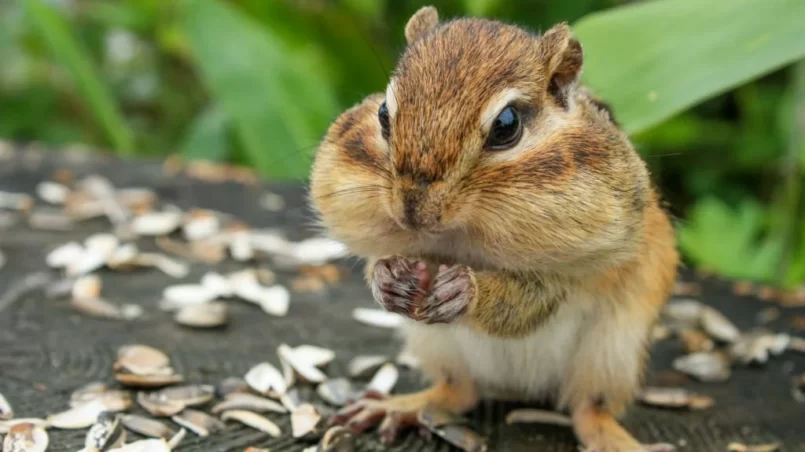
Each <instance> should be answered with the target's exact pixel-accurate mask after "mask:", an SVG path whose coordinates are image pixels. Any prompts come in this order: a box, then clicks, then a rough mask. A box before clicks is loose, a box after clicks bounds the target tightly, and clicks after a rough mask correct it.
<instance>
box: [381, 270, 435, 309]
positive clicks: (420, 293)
mask: <svg viewBox="0 0 805 452" xmlns="http://www.w3.org/2000/svg"><path fill="white" fill-rule="evenodd" d="M429 286H430V273H429V272H428V268H427V265H425V263H424V262H415V261H411V260H408V259H406V258H404V257H402V256H393V257H390V258H387V259H381V260H379V261H377V262H376V263H375V266H374V270H373V272H372V295H373V296H374V298H375V300H377V302H378V303H380V305H382V306H383V308H385V309H386V310H387V311H390V312H396V313H398V314H401V315H404V316H406V317H410V318H414V317H415V316H416V312H417V307H418V306H419V304H420V302H421V300H423V299H424V298H425V296H426V295H427V293H428V289H429Z"/></svg>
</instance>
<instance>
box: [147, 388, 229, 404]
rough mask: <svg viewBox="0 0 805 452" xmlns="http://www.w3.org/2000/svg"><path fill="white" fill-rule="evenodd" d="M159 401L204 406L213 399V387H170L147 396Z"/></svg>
mask: <svg viewBox="0 0 805 452" xmlns="http://www.w3.org/2000/svg"><path fill="white" fill-rule="evenodd" d="M148 395H149V397H153V398H154V399H156V400H160V401H176V402H182V403H183V404H184V405H185V406H196V405H204V404H205V403H207V402H209V401H210V400H212V398H213V397H215V386H212V385H185V386H172V387H170V388H165V389H161V390H159V391H156V392H152V393H150V394H148Z"/></svg>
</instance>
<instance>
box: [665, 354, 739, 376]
mask: <svg viewBox="0 0 805 452" xmlns="http://www.w3.org/2000/svg"><path fill="white" fill-rule="evenodd" d="M673 366H674V369H676V370H678V371H680V372H683V373H686V374H688V375H690V376H691V377H694V378H696V379H698V380H700V381H703V382H719V381H726V380H728V379H729V377H730V374H731V370H730V366H729V361H728V360H727V358H726V357H725V356H723V355H722V354H720V353H714V352H710V353H707V352H700V353H691V354H689V355H685V356H681V357H679V358H676V359H675V360H674V362H673Z"/></svg>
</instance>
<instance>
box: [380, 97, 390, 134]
mask: <svg viewBox="0 0 805 452" xmlns="http://www.w3.org/2000/svg"><path fill="white" fill-rule="evenodd" d="M377 119H378V120H379V121H380V133H381V134H382V135H383V138H385V139H386V140H388V139H389V132H390V127H391V125H390V124H389V109H388V108H387V107H386V102H385V101H383V103H382V104H380V108H379V109H378V110H377Z"/></svg>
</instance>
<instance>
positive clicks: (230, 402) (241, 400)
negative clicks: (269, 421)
mask: <svg viewBox="0 0 805 452" xmlns="http://www.w3.org/2000/svg"><path fill="white" fill-rule="evenodd" d="M229 410H247V411H254V412H255V413H264V412H268V411H270V412H274V413H287V412H288V410H287V409H286V408H285V407H284V406H282V405H280V404H279V403H277V402H275V401H273V400H271V399H267V398H265V397H260V396H258V395H254V394H249V393H243V392H233V393H231V394H228V395H227V396H226V397H225V399H224V401H223V402H220V403H218V404H217V405H215V406H214V407H212V409H211V410H210V412H211V413H213V414H217V413H221V412H223V411H229Z"/></svg>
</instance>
